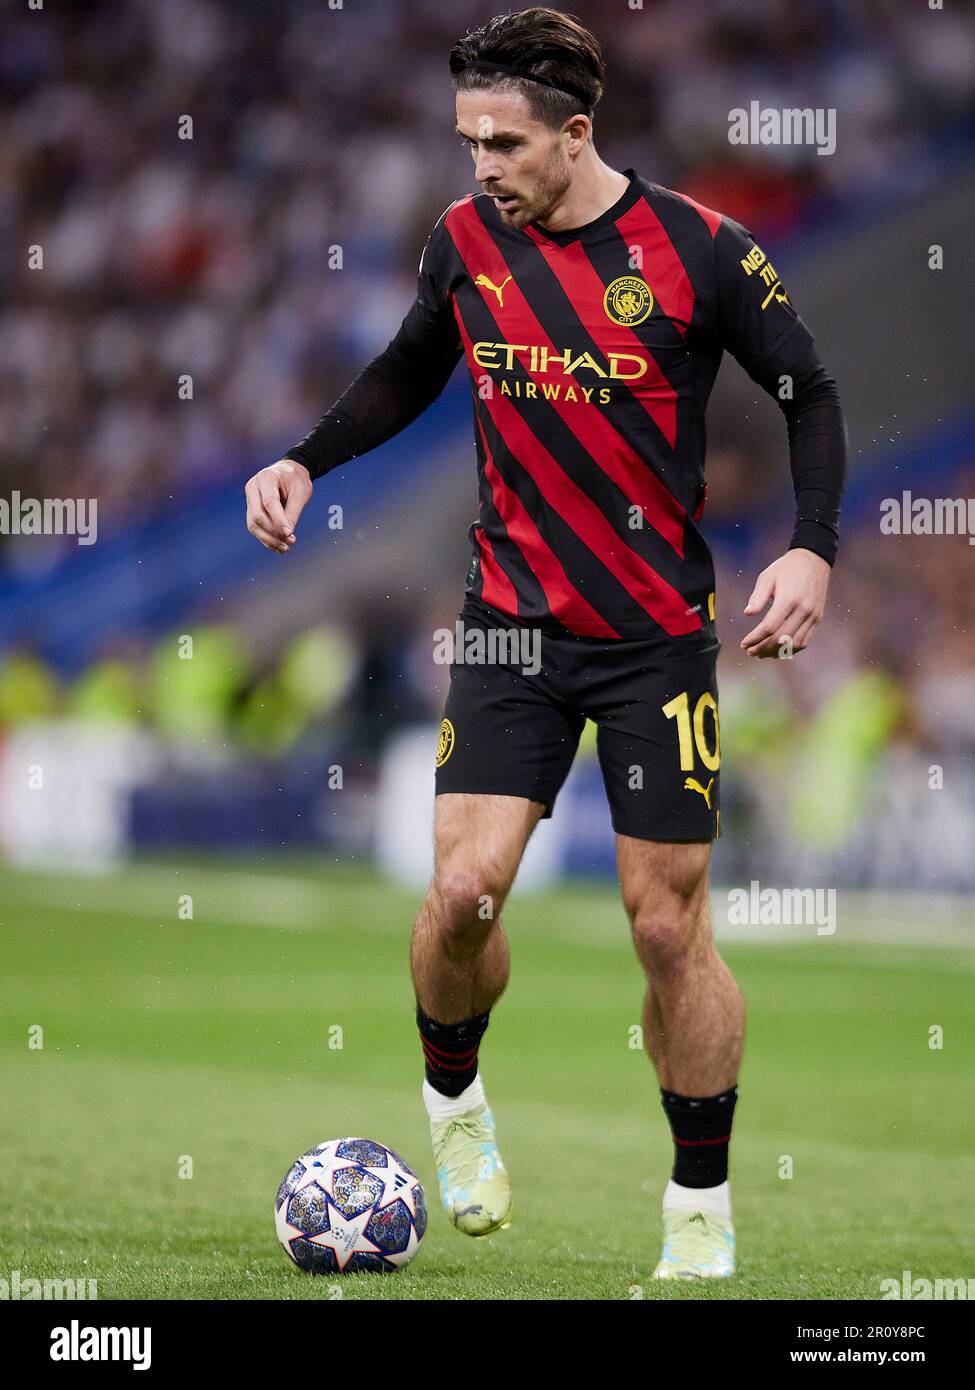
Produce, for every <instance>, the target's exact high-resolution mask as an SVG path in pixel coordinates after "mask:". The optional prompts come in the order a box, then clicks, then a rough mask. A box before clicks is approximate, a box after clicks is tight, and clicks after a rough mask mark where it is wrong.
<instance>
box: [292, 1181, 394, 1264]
mask: <svg viewBox="0 0 975 1390" xmlns="http://www.w3.org/2000/svg"><path fill="white" fill-rule="evenodd" d="M326 1195H327V1194H326ZM372 1213H373V1208H372V1207H371V1206H369V1207H366V1209H365V1211H360V1212H358V1213H357V1214H356V1215H355V1216H345V1215H344V1214H343V1212H342V1211H340V1209H339V1208H338V1207H337V1206H335V1204H334V1202H332V1201H331V1200H329V1202H328V1223H329V1229H328V1230H327V1231H321V1232H320V1233H319V1234H318V1235H317V1236H306V1237H305V1239H306V1240H307V1241H308V1242H309V1244H311V1245H321V1246H324V1247H325V1249H326V1250H332V1251H333V1252H334V1254H335V1262H336V1264H337V1265H338V1267H339V1270H340V1271H341V1270H343V1269H344V1268H345V1266H346V1265H347V1264H348V1263H349V1261H350V1260H351V1259H352V1256H353V1255H382V1253H383V1252H382V1250H381V1249H380V1248H379V1246H378V1245H374V1244H373V1242H372V1241H371V1240H370V1239H369V1237H368V1236H367V1235H366V1234H365V1230H366V1227H367V1226H368V1225H369V1222H370V1221H371V1220H372Z"/></svg>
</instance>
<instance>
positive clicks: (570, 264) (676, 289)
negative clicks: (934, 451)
mask: <svg viewBox="0 0 975 1390" xmlns="http://www.w3.org/2000/svg"><path fill="white" fill-rule="evenodd" d="M625 172H626V174H627V175H628V177H629V180H630V182H629V187H628V188H627V190H626V191H625V192H624V193H623V195H622V197H621V198H620V199H619V200H618V202H616V203H615V204H614V205H613V206H612V207H611V208H609V209H608V210H607V211H606V212H604V213H603V214H602V215H601V216H600V217H598V218H596V219H595V221H593V222H590V223H588V224H587V225H585V226H583V227H575V228H571V229H568V230H565V231H561V232H552V231H548V230H546V229H545V228H544V227H542V226H541V225H540V224H537V223H530V224H528V225H527V226H525V227H524V228H523V229H515V228H511V227H508V226H507V225H506V224H505V223H504V222H503V220H502V218H501V216H500V214H499V212H498V211H497V209H496V208H495V205H494V202H493V200H492V199H491V198H490V197H489V196H487V195H485V194H480V195H468V196H467V197H464V198H461V199H459V200H457V201H456V202H454V203H452V204H451V205H450V207H449V208H447V210H446V211H445V213H444V214H443V215H442V216H441V218H440V219H439V220H438V222H437V224H436V226H435V227H434V229H433V231H432V233H431V235H430V237H429V239H428V241H427V243H426V246H425V247H424V251H423V255H422V258H421V261H420V266H419V275H418V287H417V296H416V300H415V302H414V304H413V305H412V307H411V308H410V310H409V312H408V313H407V315H406V317H405V318H404V320H403V323H402V325H401V328H400V330H399V332H398V333H397V335H396V337H395V338H394V339H393V341H392V342H391V343H390V345H389V347H388V348H387V350H386V352H385V353H384V354H382V355H381V356H380V357H379V358H377V359H376V360H375V361H374V362H373V363H372V364H370V367H368V368H367V369H366V370H365V371H364V372H363V373H362V374H361V375H360V377H359V378H357V380H356V381H355V382H353V384H352V386H350V388H349V390H348V391H347V392H345V394H344V395H343V396H342V397H340V399H339V400H338V401H337V402H336V404H335V406H333V407H332V409H331V410H329V411H328V412H327V413H326V415H325V416H323V417H322V420H321V421H320V422H319V424H318V425H317V426H316V428H315V430H313V431H312V432H311V434H310V435H308V436H307V437H306V439H305V440H303V441H302V442H301V444H300V445H297V446H295V448H294V449H292V450H289V452H288V456H289V457H292V458H296V459H298V460H299V461H301V462H303V463H305V464H306V466H308V467H309V469H310V471H311V472H312V475H313V476H320V475H321V474H322V473H324V472H327V471H329V469H330V468H332V467H335V466H337V464H338V463H340V462H343V461H345V460H346V459H348V458H351V457H353V456H354V455H356V454H358V453H362V452H364V451H365V450H366V449H368V448H373V447H375V445H376V444H378V443H381V442H382V440H383V439H386V438H388V437H389V436H390V435H391V434H393V433H395V432H396V431H397V430H399V429H402V428H403V427H404V426H405V425H406V424H408V423H409V421H410V420H412V419H413V418H415V417H416V415H418V414H419V413H420V411H421V410H423V409H425V408H426V406H427V405H428V404H429V403H430V401H431V400H433V399H434V398H435V397H436V395H438V394H439V392H440V391H441V390H442V389H443V386H444V385H445V383H446V381H447V380H448V378H449V376H450V374H451V372H452V371H453V369H454V367H455V366H456V364H457V362H458V361H459V360H460V357H461V356H464V357H465V358H466V360H467V366H468V369H469V372H470V379H471V388H472V401H473V423H474V439H475V447H476V452H477V467H478V480H479V500H480V507H479V515H478V518H477V520H476V521H475V522H474V523H473V525H472V527H471V541H472V547H473V555H472V561H471V566H470V570H469V572H468V577H467V590H468V592H469V593H471V594H473V595H474V596H476V597H478V598H480V599H481V601H482V602H484V603H487V604H489V605H491V606H492V607H494V608H496V609H498V610H500V611H501V612H502V613H505V614H507V615H509V616H510V617H513V618H516V619H518V620H519V621H523V622H527V623H537V624H542V625H545V626H558V627H561V628H564V629H568V630H569V631H570V632H573V633H576V634H579V635H581V636H592V637H602V638H626V639H629V638H647V637H651V636H654V635H657V636H661V637H664V636H666V637H669V638H680V637H684V636H686V635H688V634H691V633H693V632H696V631H699V630H700V629H701V628H702V626H703V625H704V624H705V623H706V622H707V620H708V616H709V611H710V613H711V615H712V616H713V607H712V605H713V595H714V570H713V564H712V560H711V554H710V551H709V548H708V546H707V543H706V542H705V540H704V537H703V535H702V534H701V531H700V530H699V528H698V522H699V520H700V518H701V515H702V511H703V507H704V502H705V497H706V491H707V489H706V484H705V477H704V455H705V410H706V406H707V402H708V397H709V395H710V392H711V388H712V386H713V384H714V379H715V376H716V374H717V371H718V366H719V364H720V361H721V357H722V353H723V352H724V350H725V349H727V350H728V351H730V352H731V353H732V354H733V355H734V356H735V357H736V358H737V360H738V361H739V362H740V363H741V364H742V366H743V367H744V368H745V370H746V371H747V372H748V373H749V375H750V376H751V377H752V378H753V379H754V380H755V381H756V382H758V383H759V384H760V385H761V386H762V387H763V388H764V389H765V390H766V391H768V392H769V393H770V394H771V395H773V397H774V398H775V399H776V400H777V401H778V403H779V404H780V405H781V406H782V408H783V411H784V412H785V415H786V419H787V422H788V428H789V441H790V457H791V463H792V473H793V478H794V482H795V487H796V495H797V520H796V527H795V531H794V533H793V537H792V545H793V547H795V546H803V547H805V548H808V549H811V550H814V551H816V552H817V553H818V554H820V555H822V556H823V557H824V558H825V559H826V560H827V561H828V562H829V563H832V562H833V559H834V556H835V548H836V537H837V526H838V516H839V505H840V497H841V493H842V485H843V480H844V477H845V469H846V433H845V426H844V423H843V416H842V410H841V407H840V403H839V396H838V392H837V390H836V386H835V383H834V382H833V381H832V380H831V379H830V378H829V377H828V376H827V375H826V372H825V370H824V369H823V367H822V365H821V363H820V361H819V358H818V355H817V352H816V349H815V345H814V343H813V340H812V337H811V335H810V333H809V331H808V329H807V328H806V326H805V325H804V324H803V322H802V320H801V319H800V318H799V316H798V315H797V313H796V311H795V309H794V308H793V306H792V305H791V304H790V302H789V298H788V295H787V293H786V291H785V289H784V287H783V285H782V282H781V281H780V279H779V277H778V274H777V272H776V271H775V269H774V267H773V266H772V264H771V263H770V261H769V260H768V258H767V257H766V256H765V254H764V253H763V251H762V250H761V249H760V248H759V247H758V246H757V245H756V244H755V242H754V240H753V238H752V237H751V235H750V233H749V232H748V231H746V230H745V228H743V227H742V226H740V225H739V224H738V223H736V222H734V221H732V220H731V219H729V218H727V217H724V216H722V215H721V214H719V213H716V212H713V211H711V210H710V209H708V208H705V207H702V206H700V205H699V204H698V203H695V202H694V201H693V200H692V199H690V198H687V197H684V196H682V195H680V194H678V193H674V192H671V191H670V190H669V189H665V188H662V187H660V186H659V185H656V184H652V183H648V182H647V181H645V180H644V179H642V178H641V177H639V175H637V174H636V173H635V172H634V171H633V170H632V169H628V170H626V171H625Z"/></svg>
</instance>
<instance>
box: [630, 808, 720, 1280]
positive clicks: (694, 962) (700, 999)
mask: <svg viewBox="0 0 975 1390" xmlns="http://www.w3.org/2000/svg"><path fill="white" fill-rule="evenodd" d="M616 854H617V864H618V866H619V875H620V888H621V891H622V895H623V902H624V905H625V907H626V912H627V916H628V917H629V920H630V927H631V931H632V934H633V943H634V946H635V948H636V952H637V956H638V957H639V960H640V963H641V965H642V966H643V969H644V972H645V974H646V978H647V992H646V997H645V999H644V1005H643V1039H644V1045H645V1047H646V1049H647V1052H648V1053H649V1055H650V1059H651V1061H652V1062H653V1064H654V1066H655V1068H656V1071H657V1077H658V1080H659V1082H660V1093H661V1100H662V1102H663V1105H664V1109H665V1111H666V1113H667V1118H668V1120H669V1122H670V1126H671V1130H672V1133H673V1138H674V1153H675V1159H674V1168H673V1173H672V1176H671V1180H670V1182H669V1183H668V1184H667V1188H666V1191H665V1193H664V1202H663V1208H664V1210H663V1225H664V1235H665V1239H664V1248H663V1254H662V1257H661V1259H660V1261H659V1263H658V1265H657V1267H656V1269H655V1271H654V1274H655V1277H662V1278H670V1277H673V1276H675V1275H676V1276H681V1277H693V1276H696V1275H705V1276H711V1275H717V1276H726V1275H730V1274H732V1273H733V1272H734V1268H735V1265H734V1227H733V1226H732V1224H731V1198H730V1193H729V1190H728V1181H727V1178H728V1144H729V1141H730V1138H731V1120H732V1116H733V1113H734V1107H735V1102H736V1100H737V1088H736V1082H737V1077H738V1068H739V1065H740V1063H741V1055H742V1048H743V1045H744V1032H745V1005H744V1001H743V999H742V996H741V991H740V990H739V988H738V986H737V984H736V983H735V981H734V979H733V977H732V975H731V972H730V971H729V969H728V967H727V966H726V965H725V963H724V961H723V960H722V959H721V957H720V956H719V955H718V953H717V951H716V950H715V947H714V940H713V934H712V927H711V917H710V911H709V905H708V867H709V861H710V856H711V845H710V843H709V842H691V843H669V842H664V841H655V840H641V839H636V838H634V837H631V836H627V835H617V839H616Z"/></svg>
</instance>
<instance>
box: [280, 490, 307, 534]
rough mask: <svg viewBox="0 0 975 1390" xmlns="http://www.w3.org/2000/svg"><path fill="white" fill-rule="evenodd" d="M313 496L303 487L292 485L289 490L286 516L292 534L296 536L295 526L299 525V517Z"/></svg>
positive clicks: (285, 509) (285, 510)
mask: <svg viewBox="0 0 975 1390" xmlns="http://www.w3.org/2000/svg"><path fill="white" fill-rule="evenodd" d="M310 496H311V493H310V492H307V491H306V490H305V489H304V488H303V487H298V486H295V487H292V488H289V490H288V500H287V502H286V504H285V508H284V518H285V521H286V522H287V524H288V529H289V531H290V533H291V536H292V537H294V530H295V527H296V526H297V525H298V518H299V517H300V516H301V513H302V512H303V511H304V510H305V503H306V502H307V501H308V499H309V497H310Z"/></svg>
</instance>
